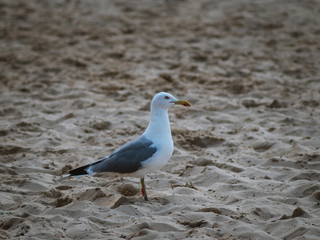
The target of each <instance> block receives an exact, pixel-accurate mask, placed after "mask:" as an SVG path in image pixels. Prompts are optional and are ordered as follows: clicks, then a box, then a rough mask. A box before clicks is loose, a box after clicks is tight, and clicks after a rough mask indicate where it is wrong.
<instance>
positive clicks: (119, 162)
mask: <svg viewBox="0 0 320 240" xmlns="http://www.w3.org/2000/svg"><path fill="white" fill-rule="evenodd" d="M174 105H182V106H188V107H189V106H190V103H189V102H188V101H186V100H179V99H177V98H175V97H174V96H172V95H171V94H169V93H166V92H160V93H158V94H156V95H155V96H154V97H153V99H152V101H151V108H150V110H151V111H150V121H149V125H148V127H147V128H146V130H145V131H144V132H143V134H142V135H140V136H139V137H137V138H136V139H133V140H131V141H129V142H127V143H126V144H124V145H122V146H120V147H119V148H118V149H116V150H115V151H114V152H112V153H111V154H109V155H107V156H106V157H104V158H101V159H99V160H97V161H95V162H93V163H91V164H88V165H85V166H82V167H78V168H76V169H73V170H70V171H69V173H68V174H66V175H64V176H63V177H69V176H82V175H88V174H89V175H93V174H96V173H102V172H108V173H112V174H114V175H120V176H131V177H138V178H140V183H141V193H142V196H143V197H144V200H145V201H148V195H147V191H146V185H145V182H144V177H145V175H146V174H147V173H149V172H152V171H155V170H158V169H161V168H162V167H163V166H164V165H165V164H166V163H167V162H168V160H169V159H170V158H171V156H172V153H173V141H172V136H171V129H170V122H169V116H168V109H169V108H170V107H171V106H174Z"/></svg>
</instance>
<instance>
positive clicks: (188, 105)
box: [174, 100, 191, 107]
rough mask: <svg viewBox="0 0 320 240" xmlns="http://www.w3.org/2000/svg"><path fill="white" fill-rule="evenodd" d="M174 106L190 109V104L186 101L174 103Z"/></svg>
mask: <svg viewBox="0 0 320 240" xmlns="http://www.w3.org/2000/svg"><path fill="white" fill-rule="evenodd" d="M174 104H177V105H182V106H186V107H190V106H191V104H190V103H189V102H188V101H186V100H179V101H174Z"/></svg>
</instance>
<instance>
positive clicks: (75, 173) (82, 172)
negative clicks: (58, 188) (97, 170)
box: [69, 165, 88, 176]
mask: <svg viewBox="0 0 320 240" xmlns="http://www.w3.org/2000/svg"><path fill="white" fill-rule="evenodd" d="M87 168H88V165H86V166H82V167H78V168H76V169H73V170H70V171H69V174H70V176H79V175H87V174H88V172H87Z"/></svg>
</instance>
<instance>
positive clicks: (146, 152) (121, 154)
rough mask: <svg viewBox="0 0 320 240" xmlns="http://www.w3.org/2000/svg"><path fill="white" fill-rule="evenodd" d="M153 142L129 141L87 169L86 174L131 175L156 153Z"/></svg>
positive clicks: (139, 139)
mask: <svg viewBox="0 0 320 240" xmlns="http://www.w3.org/2000/svg"><path fill="white" fill-rule="evenodd" d="M152 144H153V142H152V141H150V140H148V139H146V138H145V137H139V138H137V139H135V140H133V141H130V142H128V143H126V144H125V145H123V146H122V147H120V148H119V149H117V150H116V151H114V152H113V153H111V154H110V155H108V156H106V157H105V158H102V159H100V160H99V161H97V162H95V163H93V164H91V165H90V166H89V168H87V170H88V172H91V171H92V172H116V173H133V172H136V171H138V170H139V169H140V167H141V163H142V162H143V161H146V160H148V159H149V158H150V157H152V155H153V154H154V153H155V152H156V151H157V148H156V147H154V146H152Z"/></svg>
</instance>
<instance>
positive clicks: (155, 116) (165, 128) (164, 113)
mask: <svg viewBox="0 0 320 240" xmlns="http://www.w3.org/2000/svg"><path fill="white" fill-rule="evenodd" d="M144 135H145V136H146V137H147V138H149V139H152V136H153V138H157V139H159V140H160V139H163V138H168V137H169V138H170V139H171V129H170V122H169V116H168V109H164V108H154V107H152V106H151V113H150V122H149V125H148V127H147V129H146V130H145V132H144ZM152 140H156V139H152Z"/></svg>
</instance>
